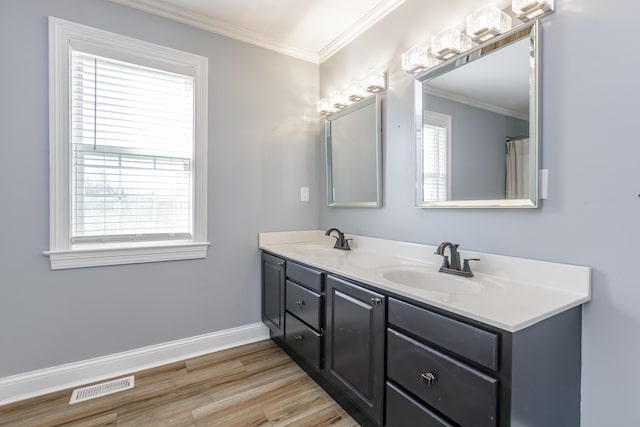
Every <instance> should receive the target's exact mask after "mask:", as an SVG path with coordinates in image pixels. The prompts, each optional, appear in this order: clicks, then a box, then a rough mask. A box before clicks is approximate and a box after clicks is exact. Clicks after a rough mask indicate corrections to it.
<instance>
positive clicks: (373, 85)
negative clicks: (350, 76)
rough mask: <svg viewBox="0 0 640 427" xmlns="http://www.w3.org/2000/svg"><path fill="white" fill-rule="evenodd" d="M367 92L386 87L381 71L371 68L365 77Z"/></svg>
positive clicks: (379, 90)
mask: <svg viewBox="0 0 640 427" xmlns="http://www.w3.org/2000/svg"><path fill="white" fill-rule="evenodd" d="M364 80H365V82H366V85H367V92H371V93H377V92H381V91H383V90H384V89H385V88H386V82H385V76H384V73H383V72H382V71H377V70H372V71H370V72H369V74H367V76H366V77H365V79H364Z"/></svg>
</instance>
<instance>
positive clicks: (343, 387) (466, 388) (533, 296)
mask: <svg viewBox="0 0 640 427" xmlns="http://www.w3.org/2000/svg"><path fill="white" fill-rule="evenodd" d="M348 237H350V238H351V239H352V240H351V241H350V245H351V250H340V249H336V248H334V247H333V244H334V240H333V239H332V238H330V237H327V236H325V233H324V232H323V231H316V230H313V231H303V232H283V233H262V234H260V238H259V245H260V249H262V283H263V284H262V291H263V295H262V318H263V321H264V323H265V324H266V325H267V326H268V327H269V329H270V334H271V337H272V339H273V340H274V341H275V342H276V343H278V344H279V345H280V346H281V347H282V348H283V349H284V350H285V351H286V352H287V353H288V354H290V355H291V357H292V358H293V359H294V360H295V361H296V362H297V363H298V364H299V365H300V366H301V367H302V368H304V369H305V370H306V371H307V372H308V373H309V375H310V376H311V377H312V378H314V380H316V381H317V382H318V383H319V384H320V385H321V386H322V387H323V388H325V390H327V392H329V394H331V395H332V396H333V397H334V399H335V400H336V401H338V403H340V404H341V405H343V407H345V409H347V411H348V412H349V413H350V414H351V415H352V416H353V417H354V419H356V420H357V421H358V422H359V423H360V424H362V425H372V426H383V425H386V426H479V427H484V426H563V427H565V426H567V427H568V426H578V425H579V423H580V375H581V365H580V359H581V354H580V348H581V305H582V304H583V303H585V302H587V301H588V300H589V299H590V274H591V272H590V269H589V268H587V267H579V266H572V265H563V264H556V263H550V262H543V261H535V260H527V259H521V258H512V257H506V256H498V255H491V254H481V253H475V252H470V251H465V250H464V248H462V249H461V253H462V255H464V257H465V258H479V259H480V261H478V262H476V263H475V264H474V265H473V269H474V277H460V276H456V275H451V274H444V273H442V272H439V269H440V266H441V264H442V260H443V258H442V257H441V256H439V255H435V254H434V251H436V249H437V248H436V247H434V246H428V245H419V244H413V243H406V242H397V241H390V240H383V239H376V238H368V237H363V236H348Z"/></svg>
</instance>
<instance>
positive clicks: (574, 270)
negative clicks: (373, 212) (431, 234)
mask: <svg viewBox="0 0 640 427" xmlns="http://www.w3.org/2000/svg"><path fill="white" fill-rule="evenodd" d="M347 237H348V238H351V239H353V240H352V241H351V242H350V243H351V247H352V250H351V251H342V250H339V249H333V242H334V239H333V238H330V237H326V236H324V231H321V230H311V231H297V232H281V233H260V235H259V246H260V249H263V250H265V251H269V252H271V253H273V254H276V255H280V256H283V257H285V258H288V259H291V260H294V261H298V262H300V263H303V264H306V265H309V266H311V267H316V268H318V269H321V270H324V271H327V272H329V273H335V274H337V275H340V276H343V277H347V278H349V279H353V280H355V281H358V282H361V283H364V284H369V285H372V286H375V287H377V288H379V289H383V290H387V291H390V292H393V293H396V294H399V295H403V296H405V297H408V298H411V299H413V300H416V301H420V302H424V303H426V304H429V305H432V306H435V307H439V308H442V309H444V310H447V311H449V312H452V313H455V314H459V315H461V316H464V317H468V318H470V319H474V320H477V321H480V322H483V323H486V324H489V325H492V326H495V327H497V328H500V329H503V330H506V331H509V332H515V331H518V330H521V329H524V328H526V327H528V326H531V325H533V324H534V323H537V322H539V321H541V320H544V319H547V318H549V317H551V316H553V315H556V314H558V313H561V312H563V311H565V310H568V309H570V308H573V307H575V306H578V305H580V304H583V303H585V302H587V301H589V300H590V299H591V269H590V268H589V267H582V266H575V265H567V264H558V263H552V262H547V261H537V260H529V259H524V258H514V257H506V256H501V255H493V254H484V253H478V252H471V251H466V250H464V248H460V259H461V261H462V259H463V258H480V260H481V261H479V262H472V264H471V268H472V270H473V272H474V277H470V278H466V277H459V276H455V275H451V274H445V273H439V272H438V269H439V267H440V264H441V263H442V257H441V256H439V255H434V254H433V252H434V251H435V249H436V247H435V246H429V245H419V244H415V243H407V242H398V241H393V240H384V239H376V238H371V237H364V236H354V235H347ZM447 254H448V251H447ZM385 275H386V277H387V278H385V277H384V276H385ZM392 275H395V278H394V277H392ZM389 278H391V279H393V280H394V281H392V280H389ZM414 278H415V279H414Z"/></svg>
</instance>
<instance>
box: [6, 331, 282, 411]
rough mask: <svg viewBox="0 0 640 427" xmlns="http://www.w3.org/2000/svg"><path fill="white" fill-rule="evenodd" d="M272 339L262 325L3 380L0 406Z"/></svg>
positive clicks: (98, 358) (196, 337)
mask: <svg viewBox="0 0 640 427" xmlns="http://www.w3.org/2000/svg"><path fill="white" fill-rule="evenodd" d="M268 338H269V330H268V329H267V327H266V326H264V325H263V324H262V323H253V324H250V325H245V326H240V327H237V328H232V329H226V330H224V331H218V332H213V333H210V334H205V335H199V336H195V337H191V338H185V339H180V340H177V341H171V342H167V343H163V344H158V345H152V346H149V347H143V348H139V349H136V350H130V351H125V352H122V353H116V354H111V355H109V356H103V357H97V358H95V359H89V360H83V361H80V362H74V363H69V364H66V365H61V366H54V367H52V368H46V369H40V370H37V371H32V372H26V373H24V374H18V375H12V376H10V377H4V378H0V405H6V404H8V403H12V402H16V401H19V400H24V399H29V398H31V397H36V396H41V395H43V394H48V393H52V392H56V391H60V390H65V389H67V388H72V387H77V386H79V385H83V384H87V383H91V382H96V381H102V380H105V379H108V378H112V377H116V376H119V375H127V374H131V373H133V372H136V371H141V370H144V369H149V368H153V367H156V366H161V365H165V364H168V363H173V362H178V361H181V360H186V359H189V358H192V357H196V356H201V355H203V354H207V353H212V352H214V351H219V350H224V349H226V348H231V347H236V346H239V345H243V344H249V343H252V342H256V341H261V340H265V339H268Z"/></svg>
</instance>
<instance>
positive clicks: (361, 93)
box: [317, 70, 387, 116]
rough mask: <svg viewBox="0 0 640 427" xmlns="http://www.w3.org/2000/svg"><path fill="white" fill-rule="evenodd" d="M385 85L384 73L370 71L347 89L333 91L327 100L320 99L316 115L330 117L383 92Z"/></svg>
mask: <svg viewBox="0 0 640 427" xmlns="http://www.w3.org/2000/svg"><path fill="white" fill-rule="evenodd" d="M386 83H387V78H386V73H384V72H382V71H377V70H372V71H370V72H369V73H367V75H366V76H365V77H364V78H363V79H362V80H355V81H353V82H351V84H349V86H348V87H347V88H345V89H339V90H336V91H334V92H333V93H332V94H331V96H330V97H329V98H322V99H320V100H319V101H318V103H317V110H318V113H319V114H322V115H323V116H330V115H331V114H333V113H335V112H336V111H338V110H342V109H343V108H346V107H348V106H349V105H351V104H353V103H354V102H358V101H360V100H362V99H364V98H367V97H369V96H371V95H372V94H375V93H379V92H382V91H384V90H385V89H386V88H387V84H386Z"/></svg>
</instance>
